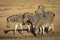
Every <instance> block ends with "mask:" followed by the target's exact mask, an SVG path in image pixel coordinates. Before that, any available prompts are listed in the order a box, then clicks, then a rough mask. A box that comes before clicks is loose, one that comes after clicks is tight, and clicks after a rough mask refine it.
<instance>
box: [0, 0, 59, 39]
mask: <svg viewBox="0 0 60 40" xmlns="http://www.w3.org/2000/svg"><path fill="white" fill-rule="evenodd" d="M40 4H42V5H44V6H45V8H46V11H48V10H49V11H50V10H51V11H53V12H54V13H55V15H56V16H55V18H54V24H55V27H54V29H55V34H54V35H43V36H42V35H40V36H38V37H34V36H33V35H32V34H31V33H27V32H23V35H22V34H20V33H18V32H17V33H16V35H13V32H9V33H8V34H5V33H4V30H6V29H14V26H11V27H10V28H7V27H6V25H7V22H6V18H7V17H8V16H11V15H17V14H23V13H24V12H31V13H34V11H35V10H36V9H37V6H38V5H40ZM0 40H60V0H0Z"/></svg>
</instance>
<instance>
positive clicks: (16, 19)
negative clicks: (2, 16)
mask: <svg viewBox="0 0 60 40" xmlns="http://www.w3.org/2000/svg"><path fill="white" fill-rule="evenodd" d="M31 18H32V17H31ZM11 22H13V23H15V33H16V30H17V27H18V26H20V29H21V30H22V29H23V28H22V26H23V25H26V26H27V29H28V31H27V32H31V33H32V34H33V35H34V36H36V34H35V31H34V29H33V24H32V23H31V22H30V20H26V17H25V13H24V14H20V15H11V16H9V17H7V27H8V28H9V27H10V23H11ZM15 33H14V34H15Z"/></svg>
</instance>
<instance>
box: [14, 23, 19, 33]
mask: <svg viewBox="0 0 60 40" xmlns="http://www.w3.org/2000/svg"><path fill="white" fill-rule="evenodd" d="M17 27H18V24H15V32H14V34H15V33H16V30H17Z"/></svg>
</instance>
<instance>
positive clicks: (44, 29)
mask: <svg viewBox="0 0 60 40" xmlns="http://www.w3.org/2000/svg"><path fill="white" fill-rule="evenodd" d="M41 29H42V35H44V34H45V32H44V30H45V28H44V26H42V27H41Z"/></svg>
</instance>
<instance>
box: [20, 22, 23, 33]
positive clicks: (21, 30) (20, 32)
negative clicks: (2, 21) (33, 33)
mask: <svg viewBox="0 0 60 40" xmlns="http://www.w3.org/2000/svg"><path fill="white" fill-rule="evenodd" d="M19 25H20V29H21V31H22V30H23V28H22V24H21V23H19ZM19 32H20V31H19ZM20 33H21V34H23V33H22V32H20Z"/></svg>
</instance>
